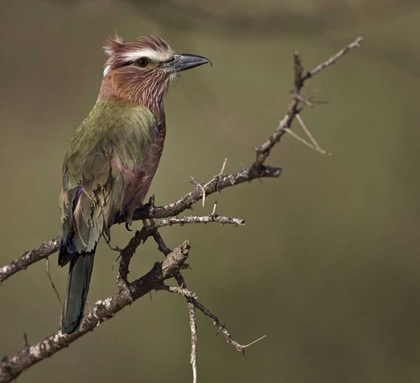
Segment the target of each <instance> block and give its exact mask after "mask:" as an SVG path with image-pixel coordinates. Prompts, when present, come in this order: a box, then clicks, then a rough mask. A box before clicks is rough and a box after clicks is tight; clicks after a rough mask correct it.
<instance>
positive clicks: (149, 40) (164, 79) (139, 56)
mask: <svg viewBox="0 0 420 383" xmlns="http://www.w3.org/2000/svg"><path fill="white" fill-rule="evenodd" d="M104 49H105V53H106V54H107V55H108V56H109V58H108V60H107V62H106V63H105V69H104V79H103V83H102V87H101V92H100V95H99V96H100V97H114V98H119V99H122V100H126V101H129V102H137V103H140V104H142V105H143V106H146V107H148V108H150V109H155V108H156V107H158V106H159V105H160V104H161V103H162V99H163V95H164V94H165V93H166V91H167V90H168V88H169V86H170V84H171V83H172V82H173V81H174V80H175V79H176V77H177V74H178V73H179V72H181V71H184V70H187V69H191V68H195V67H197V66H199V65H203V64H207V63H210V64H211V62H210V60H208V59H207V58H205V57H202V56H197V55H191V54H178V53H175V52H174V51H173V50H172V49H171V47H170V46H169V44H168V43H166V42H165V41H164V40H163V39H161V38H160V37H157V36H142V37H139V38H138V39H137V40H136V41H134V42H124V40H123V39H122V38H121V37H118V36H117V37H115V38H113V39H109V40H108V41H107V43H106V45H105V47H104Z"/></svg>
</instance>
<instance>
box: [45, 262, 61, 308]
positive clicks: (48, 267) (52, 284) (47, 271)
mask: <svg viewBox="0 0 420 383" xmlns="http://www.w3.org/2000/svg"><path fill="white" fill-rule="evenodd" d="M45 261H46V263H47V269H46V273H47V276H48V279H49V280H50V283H51V287H52V288H53V290H54V292H55V295H56V296H57V299H58V301H59V302H60V303H62V302H61V298H60V294H59V293H58V291H57V289H56V287H55V284H54V281H53V280H52V278H51V270H50V260H49V258H48V257H47V258H46V259H45Z"/></svg>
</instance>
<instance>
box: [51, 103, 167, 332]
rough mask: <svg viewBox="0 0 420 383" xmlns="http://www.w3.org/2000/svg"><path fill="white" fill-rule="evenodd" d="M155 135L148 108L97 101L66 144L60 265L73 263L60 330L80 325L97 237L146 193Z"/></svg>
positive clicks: (152, 118)
mask: <svg viewBox="0 0 420 383" xmlns="http://www.w3.org/2000/svg"><path fill="white" fill-rule="evenodd" d="M156 135H158V131H157V124H156V120H155V117H154V115H153V113H152V112H151V111H150V110H148V109H146V108H144V107H142V106H140V105H138V104H130V103H124V102H120V101H114V100H98V102H97V103H96V105H95V106H94V108H93V109H92V111H91V112H90V114H89V116H88V117H87V118H86V119H85V121H83V123H82V124H81V126H80V127H79V128H78V129H77V131H76V132H75V134H74V136H73V137H72V139H71V141H70V143H69V146H68V149H67V153H66V156H65V159H64V164H63V180H62V192H61V196H60V207H61V223H62V246H61V249H60V255H59V264H60V265H62V266H63V265H65V264H66V263H68V262H69V261H71V264H70V274H69V282H68V285H67V291H66V300H65V304H64V311H63V319H62V323H63V332H67V333H69V332H74V331H75V330H76V329H77V327H78V326H79V324H80V321H81V318H82V315H83V309H84V305H85V301H86V297H87V293H88V288H89V281H90V276H91V273H92V267H93V257H94V252H95V248H96V244H97V243H98V241H99V239H100V237H101V235H102V234H103V233H104V232H105V233H107V234H109V227H110V226H111V225H112V223H114V221H115V220H116V219H117V218H118V217H119V216H123V215H126V216H127V217H130V214H131V213H132V211H133V209H134V208H136V207H138V206H140V205H141V203H142V201H143V199H144V195H145V193H147V190H148V188H149V186H150V182H151V178H152V177H153V175H154V172H155V171H156V168H157V164H158V162H159V159H158V160H157V162H156V161H154V162H153V159H154V156H153V146H154V145H153V144H154V141H155V139H156ZM152 162H153V163H152Z"/></svg>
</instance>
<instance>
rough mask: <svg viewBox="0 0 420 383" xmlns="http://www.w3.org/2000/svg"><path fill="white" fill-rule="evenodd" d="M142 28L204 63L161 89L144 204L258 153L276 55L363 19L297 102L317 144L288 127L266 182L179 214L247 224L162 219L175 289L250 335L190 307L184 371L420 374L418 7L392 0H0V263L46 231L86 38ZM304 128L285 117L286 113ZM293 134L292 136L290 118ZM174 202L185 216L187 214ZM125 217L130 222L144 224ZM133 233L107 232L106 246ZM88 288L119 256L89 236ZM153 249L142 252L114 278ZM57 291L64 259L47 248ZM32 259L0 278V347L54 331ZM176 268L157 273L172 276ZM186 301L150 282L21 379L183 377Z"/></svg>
mask: <svg viewBox="0 0 420 383" xmlns="http://www.w3.org/2000/svg"><path fill="white" fill-rule="evenodd" d="M116 30H117V31H118V33H119V34H120V35H122V36H123V37H125V38H126V39H127V40H130V39H133V38H135V37H136V36H138V35H141V34H146V33H153V34H157V35H160V36H162V37H163V38H164V39H166V40H167V41H168V42H169V43H170V44H171V46H172V47H173V48H174V49H175V50H176V51H180V52H187V53H196V54H200V55H205V56H207V57H209V58H210V59H211V60H212V61H213V67H210V66H204V67H200V68H198V69H195V70H193V71H191V72H188V73H185V74H184V75H183V78H182V79H181V80H180V81H179V82H178V85H177V86H176V89H173V90H172V91H171V92H170V94H169V96H168V97H167V99H166V114H167V122H168V137H167V143H166V148H165V152H164V155H163V158H162V161H161V166H160V169H159V171H158V174H157V176H156V178H155V181H154V183H153V185H152V189H151V191H150V193H155V194H156V203H157V204H158V205H162V204H166V203H169V202H172V201H174V200H176V199H178V198H179V197H180V196H182V195H184V194H185V193H187V192H188V191H189V190H191V188H192V185H191V184H190V182H189V176H190V175H192V176H194V177H195V178H196V179H198V180H199V181H206V180H208V179H209V178H210V177H212V176H213V175H214V174H216V173H218V172H219V171H220V168H221V165H222V162H223V160H224V158H225V157H227V158H228V162H227V167H226V171H228V172H230V171H234V170H237V169H240V168H241V167H243V166H245V165H247V164H249V163H250V162H251V161H252V160H253V158H254V152H253V148H254V146H256V145H258V144H260V143H262V142H263V141H264V140H265V139H266V138H267V137H268V135H269V134H270V133H271V132H272V131H273V129H274V128H275V127H276V126H277V124H278V120H279V119H280V118H281V117H282V116H283V115H284V111H285V107H286V105H287V102H288V101H289V90H290V89H291V87H292V75H293V73H292V60H291V57H292V54H293V52H294V50H295V49H297V50H299V52H300V54H301V56H302V59H303V64H304V66H305V68H306V69H311V68H312V67H314V66H315V65H317V64H318V63H319V62H321V61H324V60H325V59H326V58H328V57H329V56H330V55H332V54H334V53H335V52H336V51H337V50H339V49H341V48H342V47H343V46H344V45H345V44H347V43H349V42H350V41H352V40H354V38H356V37H357V36H359V35H362V36H364V42H363V45H362V48H360V49H358V50H355V51H352V52H351V53H350V54H349V55H348V56H346V57H345V58H344V59H342V60H340V61H339V62H338V63H337V64H336V65H335V66H334V67H331V68H329V69H327V70H325V71H324V72H322V73H321V74H320V75H319V76H317V77H316V78H314V79H313V80H311V81H310V82H308V88H307V90H306V94H307V95H313V94H315V96H316V99H317V100H321V101H327V102H328V103H327V104H320V105H317V106H316V107H315V108H313V109H305V110H304V112H303V114H302V116H303V118H304V120H305V122H306V124H307V125H308V126H309V127H310V129H311V131H312V133H313V134H314V135H315V136H316V138H317V139H318V141H319V142H320V144H321V145H322V146H323V147H324V148H325V149H326V150H327V151H328V152H331V153H332V156H323V155H320V154H319V153H317V152H315V151H313V150H310V149H309V148H307V147H305V146H303V145H302V144H300V143H299V142H297V141H296V140H294V139H293V138H292V137H290V136H287V137H285V138H284V140H283V141H282V142H281V145H279V146H277V147H276V148H275V150H274V152H273V153H272V155H271V156H270V157H269V160H268V163H269V164H271V165H273V166H281V167H282V168H283V171H284V172H283V175H282V176H281V178H279V179H272V180H270V179H266V180H263V182H262V183H260V182H258V181H256V182H252V183H250V184H245V185H241V186H238V187H235V188H233V189H226V190H224V191H223V192H222V193H221V194H220V195H217V196H212V197H210V198H208V199H207V204H206V206H205V207H204V208H202V207H201V205H197V206H196V207H195V209H194V214H209V213H210V212H211V209H212V205H213V202H214V200H216V199H217V201H218V213H219V214H223V215H231V216H235V217H241V218H244V219H245V220H246V222H247V224H246V226H245V227H237V228H234V227H227V226H223V227H222V226H219V225H206V226H184V227H172V228H167V229H163V230H162V231H161V233H162V235H163V237H164V238H165V240H166V243H167V244H168V246H170V247H175V246H176V245H178V244H179V243H181V242H182V241H183V240H184V239H186V238H190V239H191V241H192V250H191V256H190V264H191V267H192V270H189V271H186V272H185V277H186V278H187V281H188V283H189V287H190V288H191V289H192V290H194V291H196V292H197V294H198V296H199V298H200V300H201V301H202V302H203V303H204V304H205V305H207V307H208V308H210V309H211V310H212V311H213V312H215V313H216V314H217V315H218V316H219V317H220V319H221V320H222V321H223V322H224V323H226V324H227V326H228V329H229V330H230V331H231V333H232V335H233V336H234V337H235V339H237V340H238V341H239V342H242V343H248V342H250V341H252V340H254V339H255V338H257V337H260V336H261V335H263V334H266V335H267V338H266V339H265V340H263V341H262V342H260V343H258V344H257V345H255V346H253V347H252V348H250V349H249V350H248V351H247V358H246V360H245V361H242V359H241V355H240V354H239V353H237V352H236V351H235V350H234V349H233V348H232V347H230V346H228V345H227V344H226V343H225V341H224V339H223V338H222V336H221V335H219V336H217V337H216V336H215V333H216V329H215V327H213V326H212V324H211V322H210V321H209V320H208V319H207V318H205V317H204V316H202V315H201V314H198V317H199V322H198V326H199V343H198V346H199V350H198V367H199V380H200V382H244V383H245V382H255V381H260V382H288V383H298V382H323V383H325V382H331V383H333V382H334V383H335V382H359V383H360V382H418V381H419V379H420V363H419V360H420V307H419V304H420V303H419V301H420V299H419V297H420V278H419V274H420V261H419V256H418V255H419V254H418V235H417V234H416V233H417V231H418V227H419V218H418V217H419V213H420V204H419V199H418V190H419V187H420V181H419V171H418V161H419V158H420V157H419V156H420V154H419V139H420V135H419V129H418V113H419V106H418V104H419V101H418V97H419V96H418V95H419V89H420V42H419V37H418V36H419V35H420V3H419V2H418V1H402V0H364V1H362V0H318V1H315V0H312V1H309V0H299V1H298V0H295V1H293V2H291V1H284V0H283V1H275V0H266V1H260V2H254V1H251V0H247V1H243V0H242V1H239V0H229V1H221V0H213V1H206V2H195V1H193V0H190V1H185V0H184V1H178V2H176V1H154V2H150V1H140V0H137V1H134V0H133V1H115V0H96V1H95V0H83V1H58V0H57V1H29V0H27V1H22V0H17V1H2V2H1V3H0V31H1V39H0V54H1V60H0V81H1V87H0V105H1V108H0V121H1V127H0V147H1V150H0V155H1V162H0V177H1V180H2V183H1V184H2V186H1V188H0V196H1V199H0V211H1V214H0V241H1V244H2V246H1V247H2V251H1V254H0V266H2V265H4V264H6V263H8V262H9V261H11V260H12V259H14V258H17V257H18V256H20V255H21V254H22V253H23V252H24V251H26V250H29V249H32V248H34V247H37V246H39V245H40V244H41V243H42V242H43V241H45V240H48V239H50V238H52V237H54V236H56V235H57V234H58V230H59V210H58V202H57V199H58V192H59V187H60V177H61V164H62V160H63V156H64V153H65V150H66V146H67V143H68V141H69V139H70V137H71V135H72V134H73V133H74V131H75V129H76V128H77V126H78V125H79V124H80V122H81V121H82V120H83V119H84V117H85V116H86V115H87V114H88V112H89V111H90V109H91V108H92V106H93V104H94V102H95V99H96V96H97V92H98V89H99V85H100V82H101V77H102V65H103V63H104V61H105V56H104V54H103V52H102V49H101V46H102V45H103V43H104V41H105V39H106V38H107V37H109V36H111V35H113V34H114V32H115V31H116ZM294 129H295V131H297V132H299V133H301V129H300V127H298V126H297V124H295V125H294ZM301 134H302V133H301ZM187 214H189V213H188V212H187ZM140 227H141V224H140V223H139V222H137V223H136V224H135V225H134V228H140ZM129 238H130V233H128V232H126V231H125V229H124V227H123V226H120V227H114V228H113V244H114V245H117V246H120V247H121V246H124V244H126V243H127V241H128V239H129ZM97 253H98V255H97V257H96V261H95V262H96V264H95V270H94V274H93V279H92V283H91V289H90V293H89V301H90V302H91V303H94V302H95V301H97V300H99V299H102V298H104V297H106V296H108V295H110V294H112V292H113V289H114V284H115V279H116V270H111V267H112V265H113V262H114V259H115V258H116V255H117V254H116V253H114V252H112V251H110V250H109V249H108V248H107V246H106V245H105V244H104V243H101V244H100V246H99V250H98V252H97ZM158 260H161V254H160V253H158V252H157V251H156V245H155V244H154V243H152V242H150V243H147V244H146V245H144V246H141V247H140V248H139V251H138V252H137V255H136V257H135V259H134V261H133V263H132V267H131V274H130V276H132V277H134V276H140V275H142V274H143V273H144V272H145V271H147V270H149V269H150V267H151V266H152V265H153V262H155V261H158ZM50 261H51V264H52V266H51V268H52V270H51V272H52V276H53V278H54V281H55V283H56V285H57V288H58V290H59V291H60V293H61V294H63V292H64V289H65V283H66V280H67V268H65V269H61V268H58V266H57V265H56V263H57V256H56V255H54V256H52V257H50ZM45 269H46V266H45V262H44V261H42V262H39V263H37V264H35V265H33V266H31V267H30V268H29V269H28V270H26V271H22V272H20V273H18V274H17V275H15V276H13V277H12V278H11V279H10V280H7V281H6V282H4V283H3V284H2V285H1V286H0V356H3V355H6V354H7V355H9V356H10V355H13V354H14V353H15V352H16V351H17V350H18V349H20V348H21V347H22V345H23V334H24V333H27V335H28V340H29V343H34V342H37V341H39V340H41V339H43V338H44V337H45V336H46V335H49V334H51V333H53V332H54V331H56V330H57V329H58V326H59V320H60V315H61V306H60V303H59V302H58V300H57V298H56V297H55V295H54V292H53V290H52V289H51V286H50V283H49V281H48V279H47V277H46V273H45ZM170 282H171V283H174V282H173V281H170ZM189 352H190V337H189V325H188V315H187V307H186V304H185V301H184V300H183V299H182V298H181V297H179V296H175V295H170V294H167V293H163V292H159V293H156V294H155V293H154V294H152V300H150V299H149V298H148V297H145V298H144V299H142V300H140V301H138V302H136V303H135V304H133V305H132V306H131V307H130V308H127V309H125V310H123V312H121V313H120V314H118V315H117V316H116V317H115V318H114V319H113V320H110V321H109V322H107V323H104V324H103V325H102V326H100V327H99V328H98V329H96V330H95V331H94V332H93V333H92V334H89V335H87V336H85V337H83V338H82V339H80V340H79V341H77V342H76V343H74V344H73V345H71V347H69V348H68V349H65V350H63V351H61V352H59V353H58V354H56V355H55V356H54V357H53V358H50V359H48V360H45V361H43V362H42V363H39V364H37V365H36V366H34V367H33V368H31V369H30V370H29V371H28V372H26V373H24V374H23V375H21V377H20V378H19V379H20V382H44V381H47V380H51V381H59V382H90V381H93V382H96V381H101V382H120V381H124V382H139V381H140V382H189V381H191V369H190V366H189Z"/></svg>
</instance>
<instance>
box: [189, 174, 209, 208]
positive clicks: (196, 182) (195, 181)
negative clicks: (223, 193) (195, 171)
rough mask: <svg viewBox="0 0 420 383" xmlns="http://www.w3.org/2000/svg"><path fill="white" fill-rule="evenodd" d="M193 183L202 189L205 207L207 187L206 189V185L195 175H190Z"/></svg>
mask: <svg viewBox="0 0 420 383" xmlns="http://www.w3.org/2000/svg"><path fill="white" fill-rule="evenodd" d="M190 178H191V181H192V183H193V184H194V185H195V186H197V187H199V188H200V189H201V192H202V193H203V194H202V198H203V207H204V206H205V204H206V189H204V186H203V185H201V184H200V182H198V181H197V180H196V179H195V178H194V177H193V176H190Z"/></svg>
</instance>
